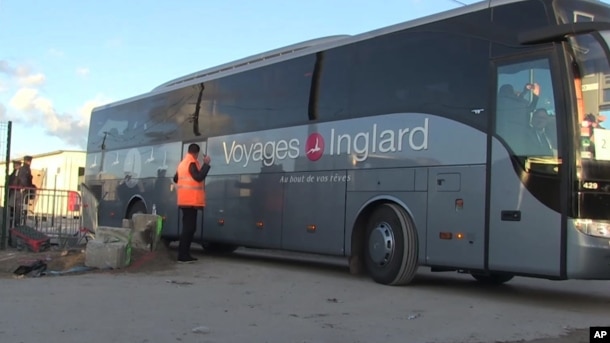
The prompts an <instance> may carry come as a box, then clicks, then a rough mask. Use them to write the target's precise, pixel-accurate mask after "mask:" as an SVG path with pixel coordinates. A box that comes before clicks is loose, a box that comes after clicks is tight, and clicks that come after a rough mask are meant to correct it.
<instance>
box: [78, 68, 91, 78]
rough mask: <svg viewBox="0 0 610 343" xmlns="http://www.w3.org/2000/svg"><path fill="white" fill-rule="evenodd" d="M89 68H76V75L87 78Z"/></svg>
mask: <svg viewBox="0 0 610 343" xmlns="http://www.w3.org/2000/svg"><path fill="white" fill-rule="evenodd" d="M89 72H90V71H89V68H87V67H78V68H76V74H77V75H79V76H87V75H89Z"/></svg>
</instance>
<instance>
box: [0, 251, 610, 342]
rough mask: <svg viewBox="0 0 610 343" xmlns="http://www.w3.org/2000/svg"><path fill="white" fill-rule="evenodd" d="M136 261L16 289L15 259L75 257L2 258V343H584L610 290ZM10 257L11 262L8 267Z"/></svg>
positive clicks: (314, 261)
mask: <svg viewBox="0 0 610 343" xmlns="http://www.w3.org/2000/svg"><path fill="white" fill-rule="evenodd" d="M174 254H175V251H173V250H170V251H164V250H161V251H158V252H155V253H144V252H140V253H138V254H137V255H135V256H134V262H133V264H132V265H131V266H130V267H129V268H127V269H124V270H117V271H90V272H87V273H79V274H76V275H69V276H58V277H57V276H43V277H39V278H22V279H14V278H13V276H12V272H11V269H12V268H13V267H14V266H15V265H16V263H18V262H19V261H21V262H22V261H28V260H29V261H31V260H35V259H38V258H42V257H44V259H45V260H48V262H49V270H60V269H62V270H69V269H70V268H72V267H74V266H77V265H79V263H82V261H83V258H84V255H83V254H82V253H80V250H74V251H72V252H71V253H70V254H67V255H65V256H61V255H62V252H61V251H50V252H43V253H38V254H33V253H24V252H17V251H10V250H8V251H0V276H3V277H5V278H6V279H5V280H0V282H2V287H0V304H1V305H0V306H1V308H2V309H10V310H8V311H1V312H0V342H23V343H29V342H36V343H39V342H89V343H102V342H104V343H105V342H109V341H113V342H126V343H127V342H129V343H132V342H142V343H156V342H159V343H167V342H187V343H188V342H193V343H195V342H203V343H212V342H278V343H280V342H281V343H286V342H288V343H290V342H298V343H344V342H345V343H348V342H349V343H356V342H386V343H393V342H397V343H398V342H400V343H404V342H406V343H410V342H413V343H461V342H464V343H466V342H468V343H496V342H532V343H534V342H535V343H551V342H553V343H555V342H559V343H581V342H582V343H585V342H588V341H589V340H588V327H589V326H591V325H609V324H610V292H608V291H609V290H610V283H609V282H586V281H567V282H552V281H546V280H535V279H525V278H516V279H515V280H513V281H511V283H509V284H507V285H505V286H502V287H484V286H481V285H480V284H478V283H476V282H474V281H473V280H472V279H471V278H470V277H468V276H466V275H458V274H455V273H441V274H436V273H430V272H427V271H422V272H420V273H419V274H418V276H417V277H416V279H415V280H414V282H413V284H412V285H409V286H406V287H388V286H382V285H378V284H375V283H374V282H372V281H371V280H370V279H369V278H368V277H366V276H354V275H350V274H349V272H348V268H347V266H346V264H345V263H344V261H342V260H337V259H326V258H315V257H307V256H306V257H303V256H300V255H297V256H296V257H293V256H292V255H288V254H286V255H282V256H281V258H277V257H276V255H270V254H268V253H266V252H258V251H243V252H239V253H237V254H233V255H229V256H218V255H207V254H203V253H202V252H201V251H196V256H197V257H199V258H200V261H198V262H197V263H195V264H189V265H177V264H176V263H175V262H174V261H173V257H174ZM9 256H10V258H9Z"/></svg>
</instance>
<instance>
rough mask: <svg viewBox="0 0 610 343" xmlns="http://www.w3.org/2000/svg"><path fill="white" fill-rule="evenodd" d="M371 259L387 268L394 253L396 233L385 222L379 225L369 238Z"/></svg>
mask: <svg viewBox="0 0 610 343" xmlns="http://www.w3.org/2000/svg"><path fill="white" fill-rule="evenodd" d="M369 253H370V257H371V259H372V260H373V262H375V263H376V264H378V265H380V266H385V265H386V264H387V263H388V262H389V261H390V259H391V257H392V254H393V253H394V232H393V231H392V227H391V226H390V225H389V224H388V223H385V222H381V223H379V224H377V226H376V227H375V228H374V229H373V230H372V231H371V234H370V237H369Z"/></svg>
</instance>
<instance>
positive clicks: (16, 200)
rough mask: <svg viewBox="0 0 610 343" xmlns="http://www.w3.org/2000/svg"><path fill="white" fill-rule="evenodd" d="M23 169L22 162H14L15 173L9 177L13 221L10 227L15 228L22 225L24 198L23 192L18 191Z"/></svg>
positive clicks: (9, 201)
mask: <svg viewBox="0 0 610 343" xmlns="http://www.w3.org/2000/svg"><path fill="white" fill-rule="evenodd" d="M20 168H21V161H19V160H13V171H12V172H11V174H10V175H9V176H8V184H7V186H8V204H9V205H8V206H9V210H10V213H9V216H10V218H11V220H12V222H11V225H10V227H15V226H16V225H18V224H20V221H21V208H22V206H21V205H22V203H23V198H22V197H21V190H20V189H18V180H17V177H18V176H19V169H20Z"/></svg>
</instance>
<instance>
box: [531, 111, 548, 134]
mask: <svg viewBox="0 0 610 343" xmlns="http://www.w3.org/2000/svg"><path fill="white" fill-rule="evenodd" d="M531 123H532V127H533V128H534V129H536V130H543V129H544V128H546V126H547V125H548V123H549V114H548V113H547V111H546V110H545V109H544V108H539V109H537V110H535V111H534V113H532V121H531Z"/></svg>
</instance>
